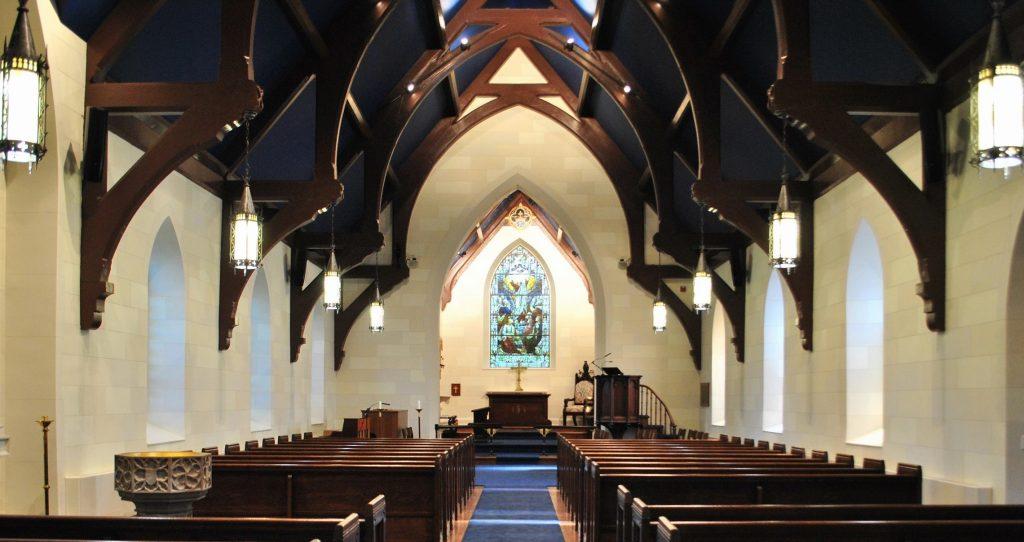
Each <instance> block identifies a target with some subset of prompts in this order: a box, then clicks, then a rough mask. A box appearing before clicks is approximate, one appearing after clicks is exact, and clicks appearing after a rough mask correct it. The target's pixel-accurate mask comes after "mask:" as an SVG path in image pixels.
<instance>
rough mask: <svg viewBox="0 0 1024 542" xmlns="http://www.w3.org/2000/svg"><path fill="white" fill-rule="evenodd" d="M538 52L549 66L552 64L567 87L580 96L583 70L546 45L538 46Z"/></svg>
mask: <svg viewBox="0 0 1024 542" xmlns="http://www.w3.org/2000/svg"><path fill="white" fill-rule="evenodd" d="M537 50H538V51H540V54H541V56H543V57H544V59H545V60H547V61H548V64H551V67H552V68H554V70H555V73H557V74H558V76H559V77H561V78H562V81H564V82H565V84H566V86H568V87H569V89H570V90H572V91H573V92H575V93H577V94H579V92H580V85H581V84H582V82H583V68H581V67H579V65H578V64H576V63H575V62H573V61H571V60H569V59H568V58H566V57H565V55H563V54H562V53H559V52H556V51H553V50H551V48H549V47H547V46H546V45H538V46H537Z"/></svg>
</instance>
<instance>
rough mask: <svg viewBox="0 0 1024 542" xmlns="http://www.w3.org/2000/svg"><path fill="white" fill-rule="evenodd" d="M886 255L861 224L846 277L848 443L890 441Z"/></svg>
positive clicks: (872, 235)
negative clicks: (887, 421) (887, 434)
mask: <svg viewBox="0 0 1024 542" xmlns="http://www.w3.org/2000/svg"><path fill="white" fill-rule="evenodd" d="M884 284H885V283H884V281H883V276H882V255H881V253H880V252H879V250H878V241H877V240H876V238H875V234H874V232H872V231H871V227H870V226H868V224H867V222H864V221H861V223H860V226H859V227H858V228H857V234H856V236H855V237H854V240H853V248H851V249H850V264H849V268H848V270H847V274H846V441H847V442H849V443H850V444H861V445H865V446H881V445H882V444H883V443H884V441H885V418H884V411H883V408H884V401H885V397H884V391H885V389H884V388H885V380H884V379H885V357H884V356H885V327H884V323H885V304H884V303H885V299H884V298H885V290H884V288H885V286H884Z"/></svg>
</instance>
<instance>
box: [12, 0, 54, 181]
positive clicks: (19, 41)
mask: <svg viewBox="0 0 1024 542" xmlns="http://www.w3.org/2000/svg"><path fill="white" fill-rule="evenodd" d="M27 3H28V0H19V2H18V17H17V19H15V21H14V30H13V31H11V38H10V41H8V42H7V43H5V44H4V52H3V57H0V87H2V88H0V160H3V162H4V163H5V164H6V163H7V162H21V163H26V164H28V165H29V171H30V172H31V170H32V168H33V166H34V165H35V164H36V163H37V162H39V160H40V159H42V157H43V155H44V154H46V82H47V80H48V79H49V68H48V66H47V64H46V57H45V56H43V55H37V54H36V47H35V43H34V42H33V40H32V29H31V28H30V27H29V23H28V8H27V7H25V4H27Z"/></svg>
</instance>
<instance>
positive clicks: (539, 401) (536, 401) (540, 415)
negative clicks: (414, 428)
mask: <svg viewBox="0 0 1024 542" xmlns="http://www.w3.org/2000/svg"><path fill="white" fill-rule="evenodd" d="M548 397H551V394H550V393H547V392H543V391H490V392H487V400H488V402H489V404H490V409H491V418H490V420H489V421H490V422H491V423H500V424H502V425H525V426H534V425H548V424H550V423H551V420H549V419H548Z"/></svg>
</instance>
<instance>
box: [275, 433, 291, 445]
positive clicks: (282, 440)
mask: <svg viewBox="0 0 1024 542" xmlns="http://www.w3.org/2000/svg"><path fill="white" fill-rule="evenodd" d="M277 443H278V444H288V435H278V436H277Z"/></svg>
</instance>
